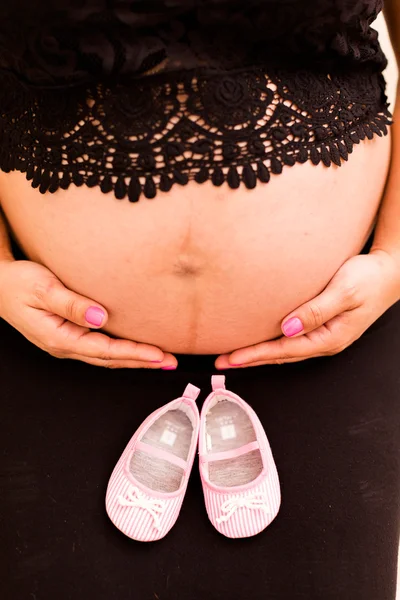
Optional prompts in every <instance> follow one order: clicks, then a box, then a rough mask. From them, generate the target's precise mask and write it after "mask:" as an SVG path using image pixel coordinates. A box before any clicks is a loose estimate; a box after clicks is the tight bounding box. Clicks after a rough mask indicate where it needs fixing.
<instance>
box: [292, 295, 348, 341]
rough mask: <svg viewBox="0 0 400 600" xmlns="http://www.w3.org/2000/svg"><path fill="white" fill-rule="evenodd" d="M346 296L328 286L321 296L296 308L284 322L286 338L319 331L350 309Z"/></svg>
mask: <svg viewBox="0 0 400 600" xmlns="http://www.w3.org/2000/svg"><path fill="white" fill-rule="evenodd" d="M348 300H349V299H348V298H347V296H346V294H341V293H340V292H339V290H338V289H337V288H334V287H333V286H328V287H327V288H326V289H325V290H324V291H323V292H322V293H321V294H319V296H316V297H315V298H313V299H312V300H310V301H309V302H305V303H304V304H302V305H301V306H299V308H296V310H294V311H293V312H292V313H290V315H288V316H287V317H285V318H284V319H283V322H282V325H281V327H282V331H283V333H284V335H285V336H286V337H294V336H296V335H301V334H304V333H308V332H309V331H313V330H314V329H318V327H321V325H324V323H327V322H328V321H330V320H331V319H333V318H334V317H336V316H337V315H339V314H340V313H342V312H344V311H345V310H348V309H349V308H350V305H349V301H348Z"/></svg>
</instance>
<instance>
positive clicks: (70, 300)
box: [0, 260, 177, 369]
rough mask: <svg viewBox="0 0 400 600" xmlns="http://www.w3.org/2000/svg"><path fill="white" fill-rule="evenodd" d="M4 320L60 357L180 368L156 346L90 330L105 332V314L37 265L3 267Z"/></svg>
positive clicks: (0, 313) (0, 309) (0, 300)
mask: <svg viewBox="0 0 400 600" xmlns="http://www.w3.org/2000/svg"><path fill="white" fill-rule="evenodd" d="M102 313H103V314H104V316H103V318H102V320H101V322H100V319H101V317H102ZM0 317H1V318H3V319H4V320H5V321H7V322H8V323H9V324H10V325H12V326H13V327H14V328H15V329H17V330H18V331H19V332H20V333H22V335H24V336H25V337H26V338H27V339H28V340H29V341H31V342H32V343H33V344H35V345H36V346H38V347H39V348H41V349H42V350H45V351H46V352H48V353H49V354H51V355H52V356H55V357H57V358H72V359H75V360H81V361H83V362H87V363H90V364H92V365H98V366H102V367H109V368H153V369H156V368H160V367H170V366H176V364H177V361H176V358H175V357H174V356H173V355H172V354H169V353H164V352H163V351H162V350H160V348H157V347H156V346H151V345H149V344H140V343H137V342H134V341H131V340H123V339H114V338H111V337H109V336H107V335H105V334H104V333H100V332H98V331H91V329H96V328H100V327H104V325H105V324H106V322H107V319H108V315H107V311H106V309H105V308H104V307H103V306H100V305H99V304H97V303H96V302H93V301H91V300H89V299H88V298H85V297H84V296H80V295H79V294H76V293H75V292H72V291H71V290H68V289H67V288H66V287H65V286H64V285H63V284H62V283H61V281H60V280H59V279H57V277H56V276H55V275H54V274H53V273H52V272H51V271H49V270H48V269H46V267H44V266H42V265H39V264H37V263H34V262H30V261H25V260H21V261H14V260H2V261H1V262H0ZM87 319H94V321H95V322H96V323H97V324H94V322H91V321H88V320H87ZM153 361H156V362H153Z"/></svg>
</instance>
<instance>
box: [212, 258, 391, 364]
mask: <svg viewBox="0 0 400 600" xmlns="http://www.w3.org/2000/svg"><path fill="white" fill-rule="evenodd" d="M398 300H400V265H399V264H398V263H397V261H396V260H395V259H394V257H393V256H392V255H391V254H389V253H388V252H386V251H384V250H378V249H376V250H372V251H371V252H370V253H369V254H359V255H357V256H353V257H352V258H350V259H349V260H347V261H346V262H345V263H344V264H343V265H342V266H341V267H340V269H339V270H338V271H337V272H336V273H335V275H334V277H333V278H332V279H331V281H330V282H329V283H328V285H327V287H326V288H325V289H324V291H323V292H322V293H321V294H319V295H318V296H316V297H315V298H313V299H312V300H309V301H308V302H306V303H305V304H302V305H301V306H300V307H299V308H297V309H296V310H294V311H293V312H291V313H290V314H289V315H288V316H286V317H285V318H284V319H283V321H282V325H281V327H282V331H283V333H284V335H283V336H282V337H279V338H277V339H273V340H271V341H267V342H261V343H259V344H255V345H253V346H248V347H247V348H240V349H238V350H235V351H234V352H231V353H230V354H221V355H220V356H219V357H218V358H217V360H216V362H215V366H216V368H217V369H227V368H230V367H238V366H240V367H256V366H259V365H267V364H282V363H287V362H297V361H300V360H305V359H307V358H314V357H317V356H330V355H333V354H337V353H338V352H341V351H342V350H344V349H345V348H347V346H350V344H352V343H353V342H355V341H356V340H357V339H358V338H359V337H360V336H361V335H362V334H363V333H364V332H365V331H366V330H367V329H368V327H370V326H371V325H372V323H374V321H376V320H377V319H378V318H379V317H380V316H381V315H382V314H383V313H384V312H385V311H386V310H388V308H390V307H391V306H392V305H393V304H395V303H396V302H397V301H398ZM291 319H294V320H291ZM289 321H290V322H289ZM285 325H286V327H287V329H286V332H285ZM301 325H302V326H303V328H302V329H301V330H300V331H299V327H301ZM296 328H297V332H296Z"/></svg>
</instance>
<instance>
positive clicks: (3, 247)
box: [0, 208, 14, 262]
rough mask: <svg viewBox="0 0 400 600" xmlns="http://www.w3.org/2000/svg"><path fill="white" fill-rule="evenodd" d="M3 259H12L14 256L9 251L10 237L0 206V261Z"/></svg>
mask: <svg viewBox="0 0 400 600" xmlns="http://www.w3.org/2000/svg"><path fill="white" fill-rule="evenodd" d="M4 260H14V257H13V254H12V251H11V244H10V237H9V235H8V231H7V227H6V223H5V220H4V216H3V213H2V210H1V208H0V262H1V261H4Z"/></svg>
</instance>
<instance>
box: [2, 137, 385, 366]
mask: <svg viewBox="0 0 400 600" xmlns="http://www.w3.org/2000/svg"><path fill="white" fill-rule="evenodd" d="M389 160H390V139H389V136H387V137H384V138H374V139H373V140H371V141H365V142H363V143H362V144H360V145H358V146H357V147H355V149H354V152H353V155H352V156H351V157H350V160H349V162H348V163H345V164H343V165H342V167H340V168H337V167H330V168H328V169H327V168H325V167H323V166H321V165H318V166H317V167H316V166H314V165H312V164H311V163H309V164H308V163H307V164H303V165H295V166H294V167H291V168H286V169H285V170H284V172H283V173H282V174H281V175H279V176H274V177H272V179H271V181H270V182H269V183H268V184H264V185H262V184H260V185H258V186H257V187H256V188H255V189H254V190H251V191H249V190H246V189H243V188H240V189H238V190H230V189H228V188H226V187H225V186H222V187H221V188H216V187H213V186H212V185H211V184H207V183H206V184H202V185H198V184H195V183H190V184H189V185H187V186H185V187H174V188H173V189H172V190H171V192H169V193H160V194H159V195H158V196H157V197H156V198H155V199H153V200H147V199H145V198H144V199H141V200H140V202H138V203H136V204H130V203H129V202H127V201H118V200H116V199H115V198H114V197H113V196H111V195H104V194H102V193H101V192H100V191H99V190H97V189H89V188H86V187H82V188H75V187H71V188H70V189H69V190H66V191H62V190H59V191H58V192H57V193H56V194H54V195H51V194H48V195H44V196H43V195H41V194H39V193H38V191H37V190H34V189H32V188H31V186H30V184H29V183H28V182H27V181H26V180H25V178H24V176H23V175H22V174H21V173H17V172H12V173H8V174H5V173H1V174H0V198H1V203H2V207H3V210H4V213H5V215H6V218H7V220H8V222H9V225H10V227H11V229H12V231H13V233H14V235H15V237H16V239H17V241H18V242H19V244H20V245H21V247H22V248H23V249H24V251H25V253H26V254H27V256H28V257H29V258H30V259H32V260H34V261H37V262H39V263H42V264H44V265H46V266H47V267H48V268H49V269H50V270H51V271H53V272H54V273H55V274H56V275H57V276H58V277H59V278H60V279H61V281H62V282H63V283H64V284H65V285H66V286H67V287H69V288H70V289H72V290H75V291H77V292H79V293H81V294H83V295H85V296H87V297H89V298H91V299H93V300H96V301H97V302H99V303H101V304H103V305H104V306H105V307H106V308H107V309H108V311H109V315H110V319H109V322H108V325H107V331H108V332H110V333H111V334H113V335H115V336H117V337H124V338H129V339H133V340H136V341H139V342H146V343H149V344H154V345H156V346H159V347H160V348H162V349H163V350H165V351H168V352H172V353H188V354H209V353H211V354H214V353H225V352H229V351H232V350H235V349H237V348H240V347H243V346H247V345H250V344H254V343H257V342H260V341H263V340H268V339H272V338H274V337H277V336H279V335H281V330H280V323H281V320H282V319H283V317H285V316H286V315H287V314H288V313H289V312H290V311H292V310H293V309H295V308H296V307H297V306H299V305H300V304H302V303H303V302H305V301H307V300H309V299H310V298H312V297H314V296H315V295H316V294H318V293H319V292H321V291H322V289H323V288H324V287H325V286H326V284H327V283H328V282H329V280H330V279H331V278H332V276H333V275H334V273H335V272H336V271H337V269H338V268H339V267H340V266H341V265H342V264H343V262H345V261H346V260H347V259H348V258H349V257H350V256H352V255H355V254H358V253H359V251H360V250H361V248H362V247H363V245H364V243H365V241H366V239H367V238H368V234H369V233H370V231H371V228H372V226H373V224H374V220H375V218H376V213H377V210H378V208H379V204H380V201H381V198H382V193H383V188H384V185H385V181H386V177H387V170H388V164H389Z"/></svg>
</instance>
